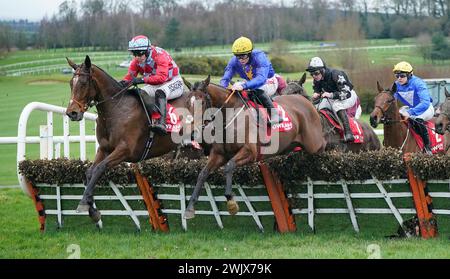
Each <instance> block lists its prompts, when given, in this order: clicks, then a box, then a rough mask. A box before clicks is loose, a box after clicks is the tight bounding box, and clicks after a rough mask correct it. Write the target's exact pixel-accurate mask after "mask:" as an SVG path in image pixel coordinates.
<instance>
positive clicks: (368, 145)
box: [281, 74, 381, 152]
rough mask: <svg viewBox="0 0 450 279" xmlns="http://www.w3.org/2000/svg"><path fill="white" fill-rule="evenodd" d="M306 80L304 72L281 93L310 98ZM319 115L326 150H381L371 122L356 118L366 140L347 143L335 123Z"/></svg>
mask: <svg viewBox="0 0 450 279" xmlns="http://www.w3.org/2000/svg"><path fill="white" fill-rule="evenodd" d="M305 81H306V74H303V76H302V77H301V78H300V80H298V81H289V82H288V83H287V86H286V88H284V89H283V90H282V91H281V94H282V95H291V94H300V95H302V96H305V97H306V98H308V99H309V97H308V96H307V94H306V90H305V88H304V87H303V84H304V83H305ZM319 115H320V120H321V122H322V127H323V134H324V136H325V139H326V141H327V147H326V150H331V149H338V150H341V151H343V152H348V151H352V152H359V151H365V150H379V149H380V148H381V143H380V140H379V139H378V136H377V134H375V131H374V130H373V129H372V128H371V127H370V125H369V124H367V123H365V122H362V121H360V120H358V119H355V120H356V122H358V123H359V124H360V125H361V127H362V129H363V133H364V142H363V143H353V142H349V143H346V142H343V140H342V139H341V135H340V133H339V131H338V130H337V128H336V127H335V126H334V125H333V124H331V123H330V121H329V120H328V119H327V118H326V117H325V116H324V115H323V114H322V113H319Z"/></svg>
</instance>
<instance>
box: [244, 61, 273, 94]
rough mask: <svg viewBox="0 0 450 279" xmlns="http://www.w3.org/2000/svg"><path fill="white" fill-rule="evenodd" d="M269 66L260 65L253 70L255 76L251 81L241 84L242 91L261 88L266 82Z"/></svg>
mask: <svg viewBox="0 0 450 279" xmlns="http://www.w3.org/2000/svg"><path fill="white" fill-rule="evenodd" d="M269 69H270V68H269V66H268V65H262V66H260V67H258V68H256V70H255V76H254V77H253V79H251V80H249V81H247V82H246V83H244V84H243V87H244V89H256V88H259V87H261V86H263V85H264V84H265V83H266V81H267V75H268V74H269Z"/></svg>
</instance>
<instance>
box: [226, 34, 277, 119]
mask: <svg viewBox="0 0 450 279" xmlns="http://www.w3.org/2000/svg"><path fill="white" fill-rule="evenodd" d="M231 51H232V52H233V54H234V56H233V57H232V58H231V59H230V61H229V62H228V65H227V66H226V68H225V73H224V74H223V77H222V79H221V80H220V85H222V86H223V87H228V85H229V84H230V81H231V79H232V78H233V76H234V75H235V74H238V75H239V76H240V77H241V78H243V79H244V80H245V81H244V82H236V83H234V84H233V86H232V89H233V90H239V91H240V90H245V89H252V90H255V92H256V94H257V96H258V98H259V100H260V101H261V103H262V105H263V106H264V107H265V108H266V109H267V110H268V112H269V113H271V115H272V117H271V118H270V121H269V122H268V124H269V125H273V124H278V123H281V122H283V119H282V118H281V117H280V116H279V115H278V111H277V110H276V109H275V108H274V106H273V103H272V100H271V99H270V96H272V95H273V94H275V92H276V91H277V89H278V79H277V76H276V74H275V71H274V69H273V67H272V63H271V62H270V60H269V58H268V57H267V56H266V54H265V53H264V52H263V51H261V50H258V49H253V43H252V41H251V40H250V39H249V38H246V37H240V38H238V39H236V40H235V41H234V43H233V46H232V47H231Z"/></svg>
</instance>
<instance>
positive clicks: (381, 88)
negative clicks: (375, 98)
mask: <svg viewBox="0 0 450 279" xmlns="http://www.w3.org/2000/svg"><path fill="white" fill-rule="evenodd" d="M377 90H378V93H381V92H383V91H384V88H383V87H382V86H381V85H380V82H379V81H378V80H377Z"/></svg>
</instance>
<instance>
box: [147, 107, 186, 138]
mask: <svg viewBox="0 0 450 279" xmlns="http://www.w3.org/2000/svg"><path fill="white" fill-rule="evenodd" d="M166 112H167V113H166V130H167V132H168V133H171V132H174V133H178V132H179V131H180V130H181V120H180V116H179V115H178V113H177V112H176V109H175V107H174V106H172V105H171V104H169V103H167V106H166ZM151 117H152V121H155V120H157V119H159V118H161V115H160V114H159V113H158V112H155V111H154V112H152V115H151Z"/></svg>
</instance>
